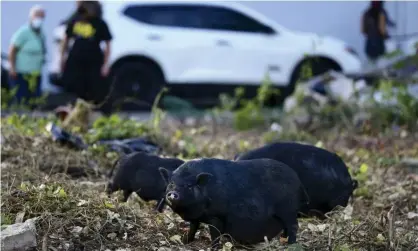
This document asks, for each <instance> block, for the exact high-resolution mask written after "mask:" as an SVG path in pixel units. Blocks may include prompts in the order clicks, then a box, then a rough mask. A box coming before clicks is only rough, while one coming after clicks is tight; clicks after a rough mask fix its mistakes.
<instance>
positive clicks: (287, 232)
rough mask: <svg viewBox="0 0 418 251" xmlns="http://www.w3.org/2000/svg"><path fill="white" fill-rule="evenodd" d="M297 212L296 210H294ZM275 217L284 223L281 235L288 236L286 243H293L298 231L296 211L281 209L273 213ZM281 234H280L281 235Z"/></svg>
mask: <svg viewBox="0 0 418 251" xmlns="http://www.w3.org/2000/svg"><path fill="white" fill-rule="evenodd" d="M295 212H297V211H295ZM275 218H276V219H277V220H279V221H281V222H282V223H283V225H284V231H283V235H284V236H285V237H288V239H287V243H288V244H293V243H295V242H296V234H297V232H298V228H299V226H298V220H297V213H291V212H289V211H287V210H286V211H283V210H282V211H281V212H278V213H277V214H276V215H275ZM283 235H282V236H283Z"/></svg>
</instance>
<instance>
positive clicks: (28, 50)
mask: <svg viewBox="0 0 418 251" xmlns="http://www.w3.org/2000/svg"><path fill="white" fill-rule="evenodd" d="M44 38H45V37H44V34H43V32H42V31H41V32H40V33H39V34H38V33H36V32H35V31H34V30H33V29H32V28H31V27H30V25H29V24H26V25H23V26H22V27H20V28H19V29H18V30H17V31H16V32H15V33H14V34H13V36H12V39H11V44H13V45H14V46H16V47H17V53H16V65H15V68H16V72H17V73H35V72H41V70H42V65H43V63H44V59H45V53H44V46H43V44H44Z"/></svg>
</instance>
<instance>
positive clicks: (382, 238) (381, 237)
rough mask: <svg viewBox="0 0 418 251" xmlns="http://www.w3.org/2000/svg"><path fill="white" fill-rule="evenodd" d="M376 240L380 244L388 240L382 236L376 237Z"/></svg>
mask: <svg viewBox="0 0 418 251" xmlns="http://www.w3.org/2000/svg"><path fill="white" fill-rule="evenodd" d="M376 239H377V240H378V241H379V242H383V241H385V240H386V238H385V237H384V236H383V235H382V234H378V235H377V236H376Z"/></svg>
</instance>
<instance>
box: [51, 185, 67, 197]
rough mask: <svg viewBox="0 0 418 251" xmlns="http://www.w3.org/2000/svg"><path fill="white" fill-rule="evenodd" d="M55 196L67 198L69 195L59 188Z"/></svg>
mask: <svg viewBox="0 0 418 251" xmlns="http://www.w3.org/2000/svg"><path fill="white" fill-rule="evenodd" d="M53 194H55V195H58V197H64V198H65V197H67V193H66V192H65V191H64V189H63V188H62V187H58V188H57V189H56V190H55V191H54V193H53Z"/></svg>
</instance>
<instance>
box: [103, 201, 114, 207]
mask: <svg viewBox="0 0 418 251" xmlns="http://www.w3.org/2000/svg"><path fill="white" fill-rule="evenodd" d="M104 205H105V207H107V208H115V205H113V204H112V203H110V202H108V201H105V203H104Z"/></svg>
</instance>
